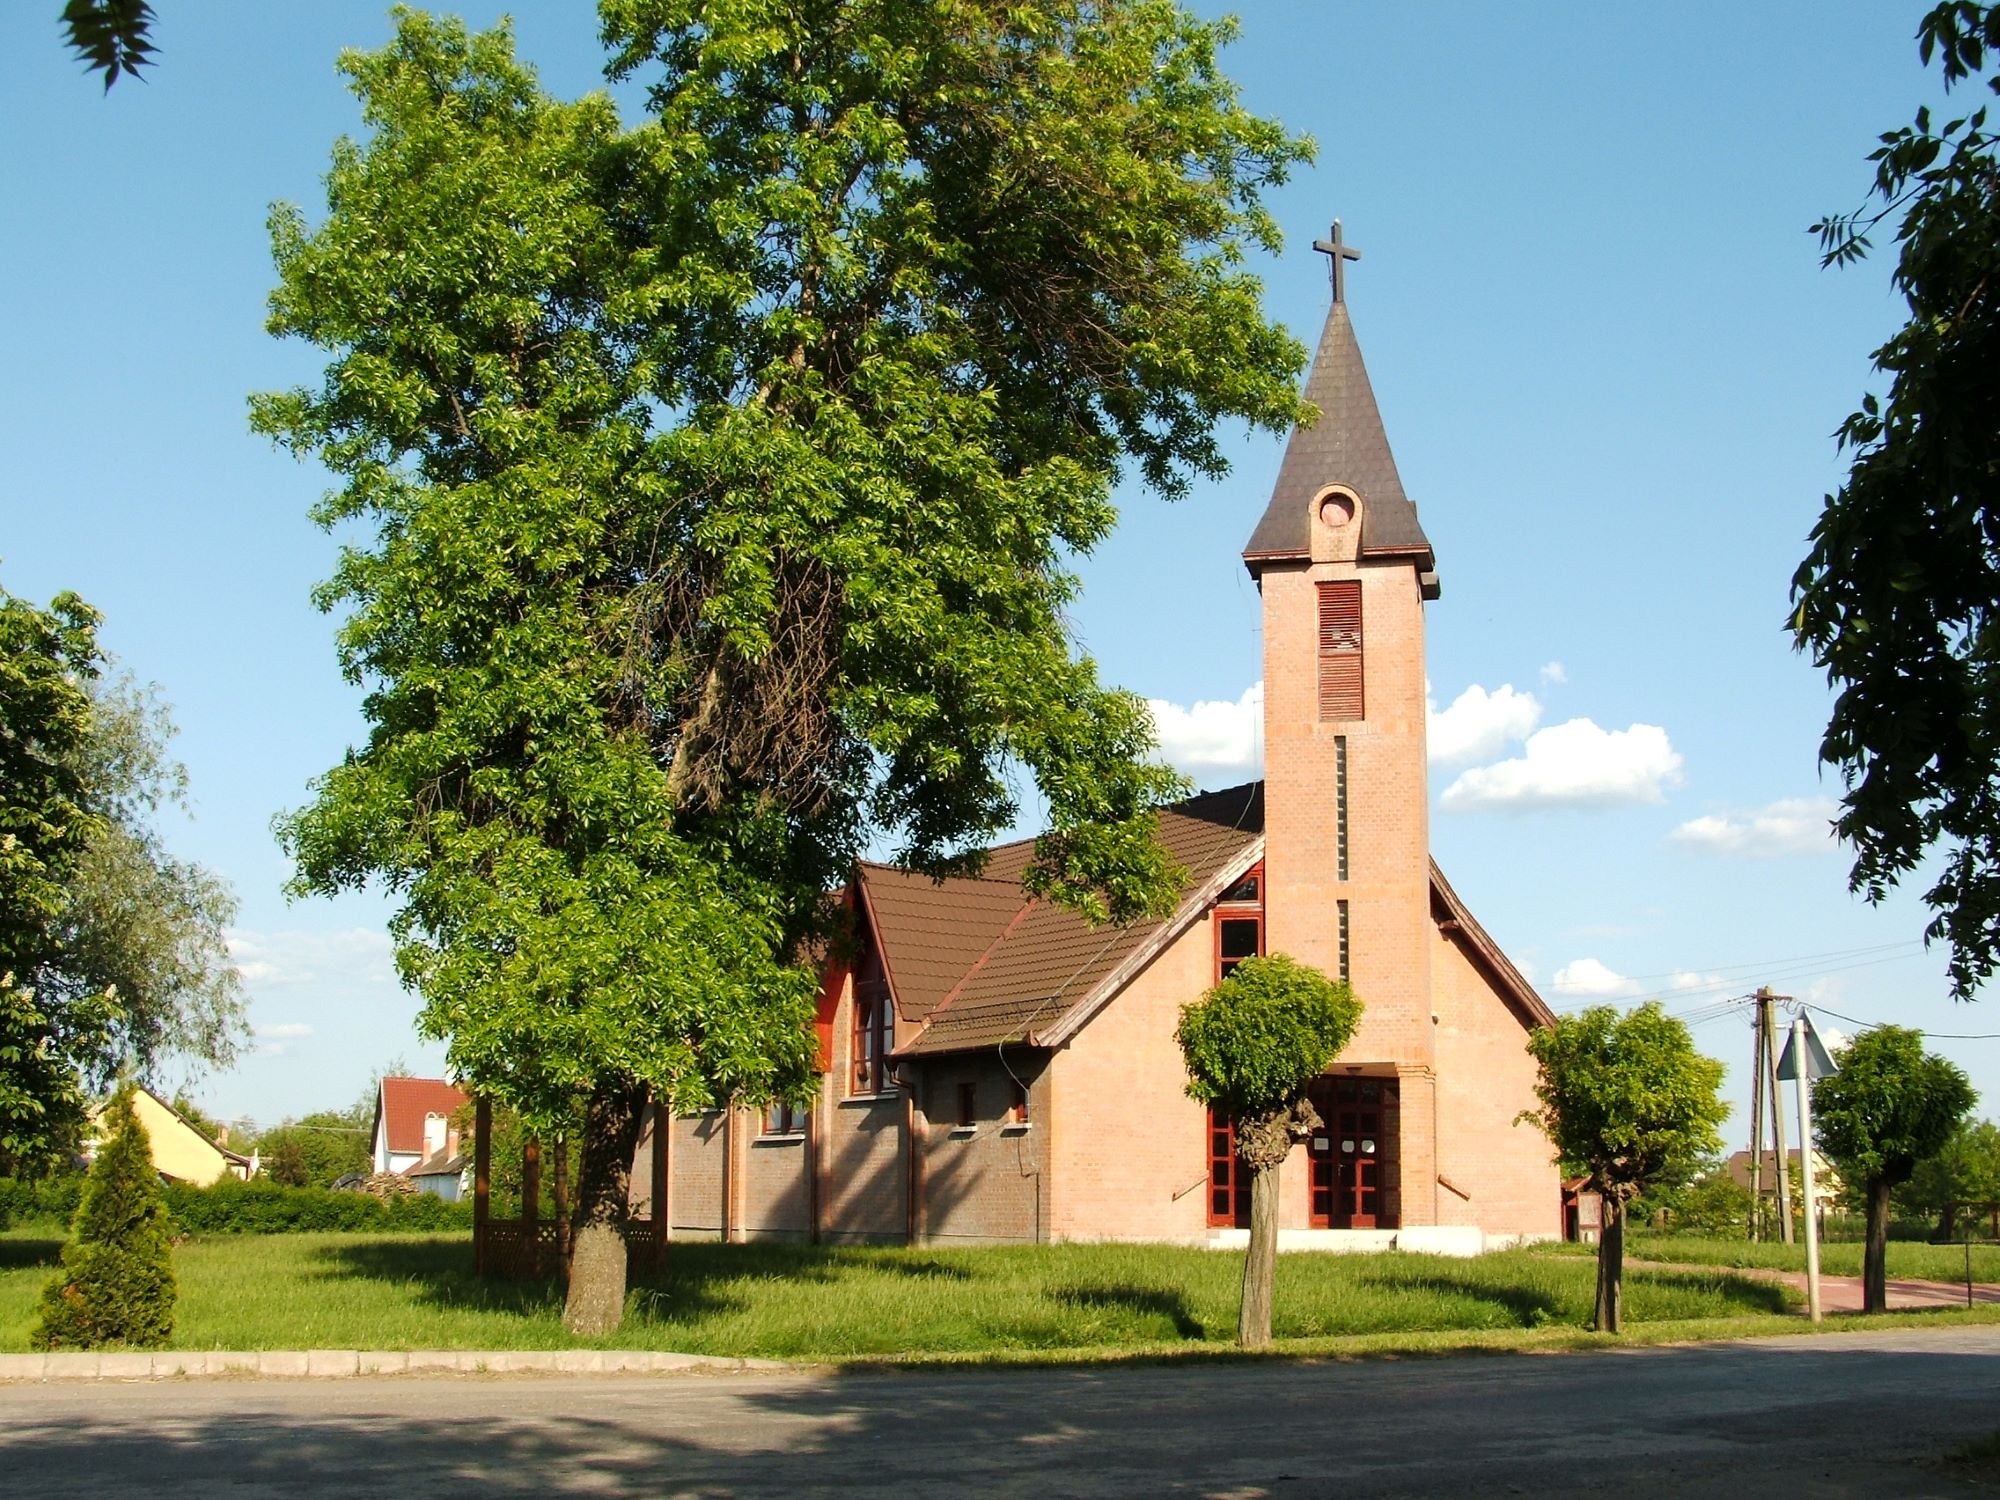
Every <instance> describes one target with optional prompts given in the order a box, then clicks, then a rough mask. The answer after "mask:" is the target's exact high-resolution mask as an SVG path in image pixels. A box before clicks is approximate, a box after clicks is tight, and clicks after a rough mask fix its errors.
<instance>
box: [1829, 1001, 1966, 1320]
mask: <svg viewBox="0 0 2000 1500" xmlns="http://www.w3.org/2000/svg"><path fill="white" fill-rule="evenodd" d="M1977 1098H1978V1096H1977V1095H1976V1094H1975V1093H1974V1092H1973V1089H1972V1085H1971V1083H1969V1082H1968V1081H1967V1080H1966V1076H1965V1074H1964V1073H1962V1072H1960V1071H1959V1069H1958V1067H1957V1066H1956V1065H1955V1064H1953V1063H1950V1062H1947V1061H1946V1060H1945V1059H1944V1058H1942V1057H1937V1056H1935V1055H1933V1054H1931V1053H1928V1052H1926V1051H1924V1039H1923V1033H1922V1032H1920V1031H1911V1030H1910V1029H1909V1028H1907V1027H1903V1026H1878V1027H1876V1028H1875V1029H1874V1030H1873V1031H1864V1032H1863V1033H1861V1035H1860V1036H1858V1037H1856V1038H1855V1039H1854V1041H1853V1042H1852V1043H1850V1044H1849V1046H1848V1048H1847V1050H1846V1051H1844V1052H1842V1053H1841V1054H1840V1068H1839V1071H1838V1072H1835V1073H1833V1074H1831V1075H1830V1076H1828V1077H1826V1078H1822V1079H1820V1080H1819V1081H1818V1082H1817V1083H1815V1084H1814V1085H1813V1092H1812V1114H1813V1135H1814V1137H1815V1139H1816V1140H1817V1142H1818V1145H1819V1149H1820V1150H1821V1151H1823V1152H1825V1153H1826V1155H1827V1157H1828V1159H1829V1160H1831V1161H1832V1162H1833V1164H1834V1165H1835V1166H1837V1167H1839V1168H1840V1171H1841V1174H1842V1175H1843V1176H1844V1177H1846V1178H1847V1180H1848V1181H1849V1182H1850V1183H1852V1184H1854V1185H1856V1186H1858V1187H1860V1188H1861V1190H1862V1192H1863V1194H1864V1195H1865V1198H1866V1201H1867V1205H1868V1248H1867V1252H1866V1254H1865V1255H1864V1256H1863V1257H1862V1266H1861V1286H1862V1311H1863V1312H1871V1313H1875V1312H1885V1311H1887V1310H1888V1306H1889V1299H1888V1277H1887V1272H1886V1269H1885V1261H1886V1260H1887V1256H1888V1248H1889V1195H1890V1194H1891V1193H1892V1192H1894V1191H1895V1189H1896V1188H1898V1187H1899V1186H1901V1185H1902V1184H1903V1183H1905V1182H1908V1181H1909V1180H1910V1174H1911V1173H1912V1172H1914V1171H1915V1170H1916V1166H1917V1163H1918V1162H1920V1161H1922V1160H1923V1159H1924V1158H1925V1157H1927V1156H1931V1155H1934V1154H1936V1153H1937V1152H1938V1151H1939V1150H1941V1149H1943V1147H1944V1144H1945V1142H1947V1141H1949V1140H1950V1139H1951V1136H1952V1132H1953V1131H1955V1130H1957V1129H1958V1127H1959V1124H1960V1122H1962V1121H1963V1120H1964V1119H1965V1117H1966V1115H1968V1114H1969V1113H1971V1110H1972V1106H1973V1104H1974V1103H1975V1102H1976V1100H1977Z"/></svg>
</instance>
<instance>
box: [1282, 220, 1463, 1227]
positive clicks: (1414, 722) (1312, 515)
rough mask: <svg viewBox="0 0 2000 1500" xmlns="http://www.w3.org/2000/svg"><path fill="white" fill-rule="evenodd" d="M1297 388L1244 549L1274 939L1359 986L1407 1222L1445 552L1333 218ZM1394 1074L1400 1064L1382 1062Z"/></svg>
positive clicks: (1368, 1069)
mask: <svg viewBox="0 0 2000 1500" xmlns="http://www.w3.org/2000/svg"><path fill="white" fill-rule="evenodd" d="M1315 248H1316V249H1318V250H1320V251H1321V252H1322V253H1324V254H1326V255H1328V256H1329V257H1330V258H1331V262H1332V273H1333V274H1332V280H1333V300H1332V304H1331V306H1330V307H1329V308H1328V310H1327V315H1326V325H1325V327H1324V329H1323V330H1322V332H1321V334H1320V340H1319V348H1318V351H1317V353H1316V354H1315V355H1314V358H1313V365H1312V372H1311V374H1310V375H1309V376H1308V378H1307V381H1306V389H1305V395H1306V399H1307V400H1308V401H1310V402H1311V403H1312V404H1313V405H1314V406H1315V407H1317V408H1318V409H1319V418H1318V420H1317V421H1316V422H1313V423H1312V424H1310V425H1302V426H1300V427H1298V428H1297V429H1295V430H1294V431H1293V433H1292V435H1291V440H1290V443H1289V445H1288V446H1287V448H1286V450H1285V457H1284V462H1283V464H1282V466H1281V467H1280V469H1279V471H1278V479H1277V483H1276V485H1275V486H1274V488H1273V490H1272V493H1271V500H1270V504H1269V506H1268V508H1267V509H1266V510H1265V512H1264V516H1263V519H1262V520H1260V521H1259V522H1258V523H1257V528H1256V530H1255V531H1254V532H1253V533H1252V535H1251V537H1250V540H1249V543H1248V545H1246V546H1245V547H1244V549H1243V561H1244V564H1245V566H1246V567H1248V568H1249V570H1250V574H1251V576H1252V577H1253V578H1254V579H1256V581H1257V586H1258V590H1259V592H1260V594H1261V595H1262V601H1263V615H1264V767H1265V769H1264V778H1265V880H1266V891H1267V895H1266V917H1265V921H1266V929H1265V931H1266V947H1267V950H1268V951H1272V952H1284V953H1289V954H1290V955H1292V957H1294V958H1296V959H1298V960H1299V961H1301V962H1303V963H1307V964H1311V965H1312V966H1313V967H1315V968H1317V969H1319V970H1320V971H1321V972H1323V973H1325V974H1327V975H1329V976H1332V977H1334V978H1345V979H1346V980H1348V982H1349V983H1350V984H1351V985H1352V986H1353V989H1354V993H1355V995H1356V996H1357V997H1358V998H1359V999H1360V1000H1361V1002H1362V1004H1363V1007H1364V1009H1363V1012H1362V1019H1361V1024H1360V1027H1359V1029H1358V1030H1357V1032H1356V1034H1355V1037H1354V1039H1353V1041H1352V1042H1351V1043H1350V1044H1349V1045H1348V1047H1347V1049H1346V1051H1345V1052H1343V1053H1342V1054H1341V1056H1340V1057H1339V1058H1338V1059H1336V1061H1335V1063H1334V1065H1333V1068H1332V1069H1331V1072H1332V1073H1333V1074H1334V1075H1335V1077H1336V1078H1338V1077H1340V1076H1342V1075H1343V1074H1356V1075H1361V1074H1365V1075H1367V1076H1369V1077H1371V1078H1374V1079H1379V1080H1381V1083H1382V1085H1383V1087H1385V1088H1386V1089H1388V1090H1391V1091H1393V1092H1394V1094H1395V1095H1396V1096H1397V1097H1398V1098H1399V1101H1400V1110H1399V1114H1400V1126H1401V1129H1400V1133H1399V1134H1400V1161H1399V1163H1398V1170H1397V1173H1396V1176H1397V1178H1398V1180H1399V1184H1400V1187H1399V1190H1398V1191H1397V1193H1396V1196H1397V1198H1398V1199H1399V1200H1400V1214H1401V1217H1402V1221H1403V1222H1404V1223H1426V1222H1435V1213H1436V1205H1435V1202H1434V1196H1435V1191H1436V1190H1435V1187H1434V1186H1432V1184H1434V1182H1435V1178H1436V1172H1437V1168H1436V1161H1435V1143H1434V1141H1433V1138H1432V1137H1433V1132H1432V1129H1431V1121H1432V1120H1433V1119H1434V1118H1435V1091H1436V1071H1435V1064H1436V1047H1437V1044H1436V1039H1435V1037H1434V1035H1433V1022H1432V991H1431V974H1430V963H1431V938H1432V923H1431V908H1430V901H1431V882H1430V824H1429V798H1428V787H1427V781H1426V766H1425V750H1424V603H1425V601H1427V600H1430V599H1435V598H1436V597H1437V595H1438V583H1437V574H1436V571H1435V566H1436V565H1435V560H1434V558H1433V556H1432V553H1431V546H1430V542H1429V540H1428V539H1427V538H1426V537H1425V535H1424V530H1423V527H1422V525H1421V524H1420V523H1419V522H1418V519H1417V509H1416V506H1415V505H1413V504H1412V503H1411V502H1410V499H1409V497H1408V496H1407V495H1406V494H1404V492H1403V484H1402V480H1401V478H1400V477H1399V476H1398V474H1397V472H1396V462H1395V459H1394V457H1393V456H1392V455H1391V453H1390V451H1389V440H1388V436H1387V434H1386V433H1384V431H1383V429H1382V418H1381V414H1380V413H1379V412H1378V411H1377V409H1376V406H1375V394H1374V391H1373V390H1372V389H1371V387H1370V385H1369V382H1368V372H1367V370H1366V368H1365V367H1364V366H1363V364H1362V361H1361V348H1360V345H1359V344H1358V343H1357V342H1356V340H1355V336H1354V325H1353V322H1352V321H1351V319H1350V317H1349V314H1348V307H1347V298H1346V286H1345V281H1346V269H1347V264H1348V262H1350V261H1353V260H1358V259H1359V258H1360V252H1359V251H1357V250H1355V249H1353V248H1352V247H1351V246H1349V245H1348V244H1347V243H1346V242H1345V241H1344V240H1343V238H1342V236H1341V227H1340V221H1339V220H1335V221H1334V225H1333V236H1332V238H1331V239H1330V240H1322V241H1319V242H1318V244H1317V245H1316V246H1315ZM1390 1080H1393V1083H1391V1082H1390Z"/></svg>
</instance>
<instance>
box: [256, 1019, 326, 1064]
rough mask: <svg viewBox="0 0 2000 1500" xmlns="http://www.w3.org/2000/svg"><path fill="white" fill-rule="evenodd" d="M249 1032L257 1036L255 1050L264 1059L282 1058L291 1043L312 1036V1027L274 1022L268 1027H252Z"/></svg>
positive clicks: (298, 1022) (286, 1022)
mask: <svg viewBox="0 0 2000 1500" xmlns="http://www.w3.org/2000/svg"><path fill="white" fill-rule="evenodd" d="M251 1030H252V1031H254V1032H255V1033H256V1035H257V1048H256V1050H257V1051H258V1053H259V1054H261V1055H262V1056H265V1057H282V1056H283V1055H284V1054H285V1053H286V1052H287V1051H289V1050H290V1049H291V1045H292V1043H293V1042H296V1041H300V1040H303V1039H304V1038H306V1037H309V1036H311V1035H312V1034H313V1029H312V1027H310V1026H308V1025H307V1024H306V1023H305V1022H304V1021H275V1022H273V1023H271V1024H270V1025H268V1026H253V1027H251Z"/></svg>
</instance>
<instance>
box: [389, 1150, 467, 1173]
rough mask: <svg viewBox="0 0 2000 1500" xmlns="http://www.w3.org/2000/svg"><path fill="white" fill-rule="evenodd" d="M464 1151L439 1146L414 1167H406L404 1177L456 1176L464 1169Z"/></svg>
mask: <svg viewBox="0 0 2000 1500" xmlns="http://www.w3.org/2000/svg"><path fill="white" fill-rule="evenodd" d="M465 1160H466V1157H465V1153H464V1152H463V1151H460V1150H455V1149H453V1150H447V1149H445V1148H444V1147H442V1146H440V1147H439V1148H438V1149H437V1150H436V1151H433V1152H432V1153H431V1154H430V1155H429V1156H426V1157H425V1158H424V1159H423V1160H422V1161H420V1162H418V1163H417V1164H416V1165H415V1166H414V1167H409V1168H406V1169H405V1170H404V1172H403V1175H404V1176H405V1177H456V1176H457V1175H458V1174H459V1173H461V1172H463V1171H464V1170H465Z"/></svg>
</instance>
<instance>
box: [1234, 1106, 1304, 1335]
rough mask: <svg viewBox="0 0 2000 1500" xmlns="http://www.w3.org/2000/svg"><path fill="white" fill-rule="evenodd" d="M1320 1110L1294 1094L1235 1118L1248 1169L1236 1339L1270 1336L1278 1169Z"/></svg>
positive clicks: (1239, 1154)
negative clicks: (1246, 1240)
mask: <svg viewBox="0 0 2000 1500" xmlns="http://www.w3.org/2000/svg"><path fill="white" fill-rule="evenodd" d="M1319 1122H1320V1121H1319V1112H1318V1111H1317V1110H1315V1109H1314V1108H1313V1107H1312V1105H1311V1104H1309V1103H1308V1102H1307V1101H1306V1100H1304V1099H1296V1100H1294V1101H1292V1102H1291V1103H1289V1104H1283V1105H1280V1106H1278V1107H1277V1108H1276V1109H1273V1110H1269V1111H1267V1112H1266V1113H1264V1114H1260V1115H1246V1116H1244V1117H1242V1118H1239V1119H1238V1120H1237V1121H1236V1162H1237V1170H1238V1171H1246V1170H1247V1171H1248V1172H1249V1173H1250V1253H1249V1255H1247V1256H1246V1257H1245V1258H1244V1261H1243V1305H1242V1308H1241V1310H1240V1311H1239V1312H1238V1313H1237V1317H1236V1342H1237V1343H1239V1344H1241V1345H1242V1346H1243V1347H1244V1348H1246V1349H1261V1348H1263V1347H1264V1346H1265V1345H1266V1344H1268V1343H1270V1342H1271V1302H1272V1298H1273V1296H1274V1295H1275V1289H1276V1286H1277V1280H1278V1169H1279V1168H1280V1167H1282V1166H1283V1165H1284V1164H1285V1158H1286V1157H1288V1156H1290V1155H1291V1154H1292V1142H1293V1141H1295V1140H1297V1139H1298V1138H1299V1137H1300V1136H1302V1135H1305V1134H1306V1133H1307V1132H1309V1131H1310V1130H1312V1129H1313V1128H1314V1127H1315V1126H1317V1125H1318V1124H1319Z"/></svg>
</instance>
